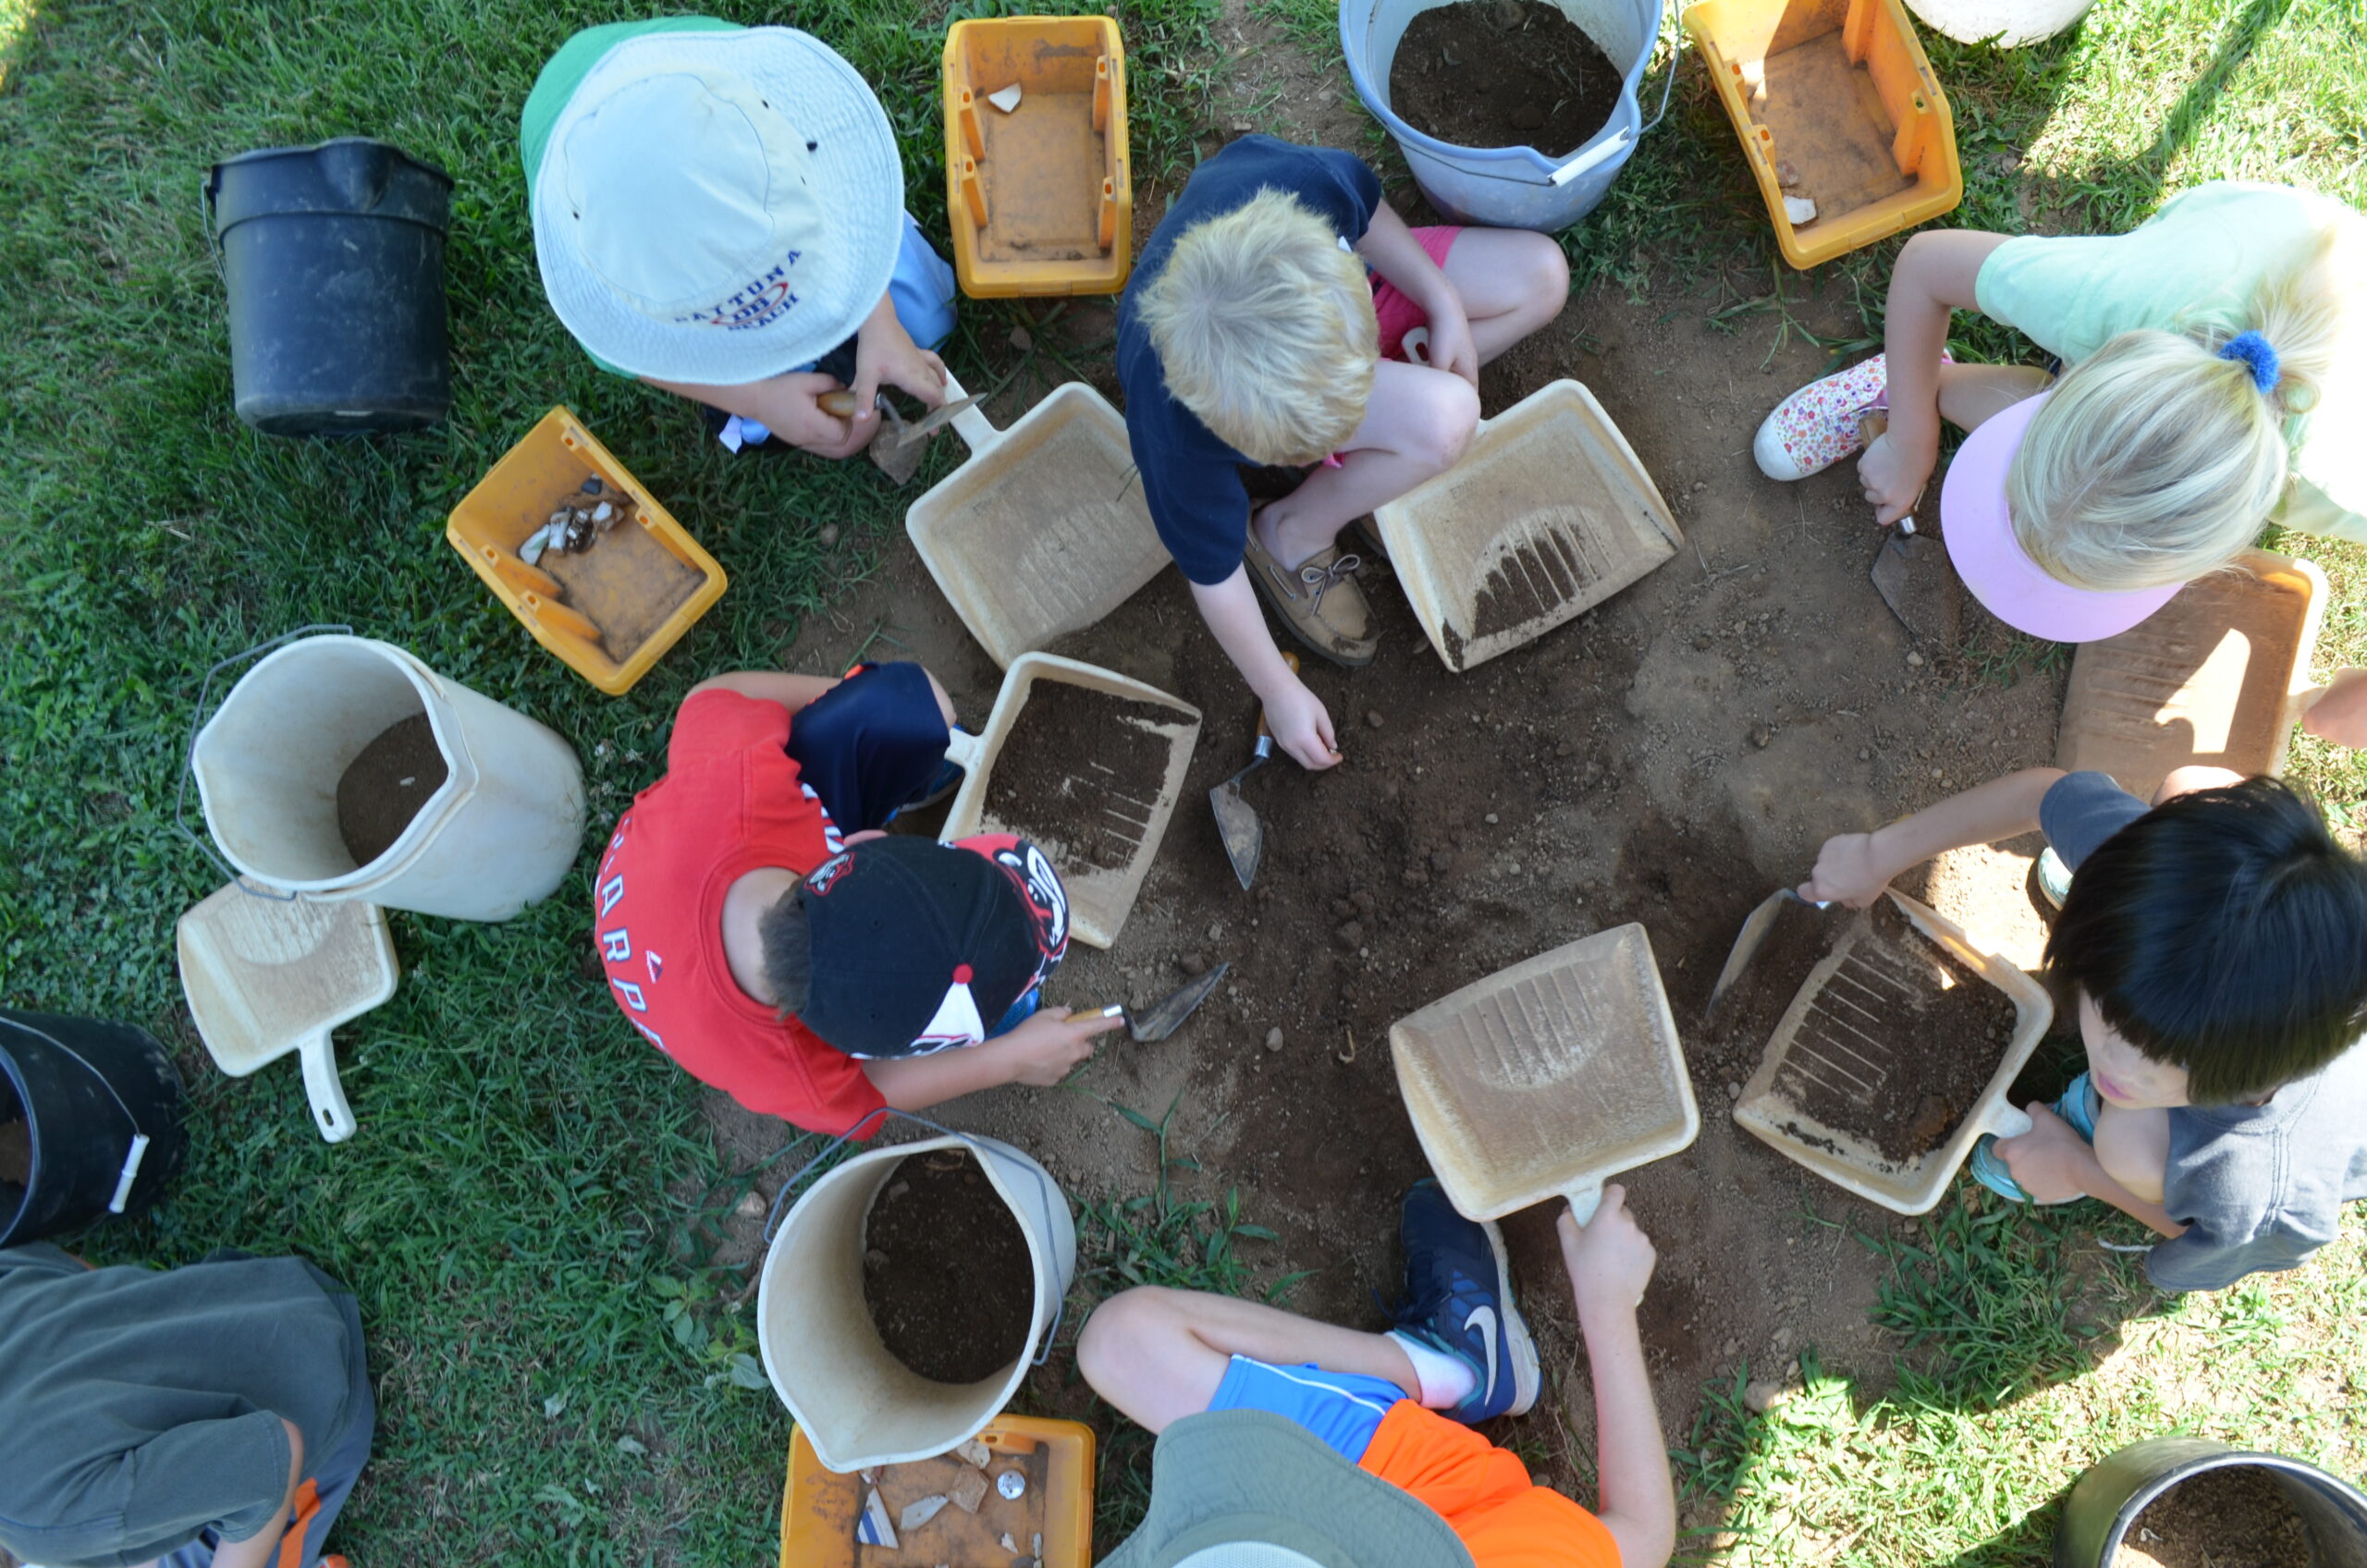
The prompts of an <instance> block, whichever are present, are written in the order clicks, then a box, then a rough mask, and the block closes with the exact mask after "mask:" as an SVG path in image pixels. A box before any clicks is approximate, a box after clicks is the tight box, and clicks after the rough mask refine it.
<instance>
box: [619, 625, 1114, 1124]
mask: <svg viewBox="0 0 2367 1568" xmlns="http://www.w3.org/2000/svg"><path fill="white" fill-rule="evenodd" d="M951 719H952V707H951V704H950V702H949V701H948V700H947V698H946V696H945V692H944V689H943V688H942V687H940V686H938V683H937V681H936V680H935V679H934V678H933V677H931V676H930V675H929V674H928V672H927V671H926V670H924V669H923V668H921V667H920V666H918V665H914V664H881V665H864V666H858V667H857V668H855V669H854V670H853V671H852V672H851V673H850V674H849V675H848V676H847V678H846V679H845V680H823V679H820V678H818V677H815V676H806V675H783V674H778V673H774V672H771V671H760V670H747V671H741V672H738V673H734V674H730V675H718V676H716V677H715V678H713V679H712V680H704V681H701V682H700V683H699V684H698V685H697V686H695V687H693V688H692V690H691V694H690V696H689V697H688V698H687V699H685V700H684V702H683V704H682V706H681V711H680V712H679V713H677V714H676V715H675V718H674V733H673V736H672V738H671V739H670V740H669V741H668V745H667V752H666V764H667V773H666V777H665V778H661V779H659V780H658V781H657V782H656V784H653V785H651V786H650V787H649V788H648V789H646V790H643V791H642V792H641V793H640V794H639V795H638V796H636V797H635V798H634V800H633V803H632V808H631V809H630V810H628V811H627V812H626V813H625V815H624V816H623V817H622V818H621V819H620V820H619V822H618V824H617V829H616V832H615V833H614V834H613V835H612V836H611V837H610V839H609V840H608V850H607V855H606V856H605V857H603V859H602V860H601V863H600V869H599V871H598V872H597V874H596V875H595V876H594V878H593V912H594V917H595V925H594V927H593V930H594V934H595V937H596V939H597V941H598V943H599V946H600V960H601V963H602V966H603V967H604V968H605V969H606V970H607V979H608V989H609V992H610V994H611V995H613V996H614V997H615V998H616V999H617V1005H618V1006H619V1008H620V1009H621V1010H622V1011H623V1012H624V1015H625V1018H626V1020H627V1021H628V1022H629V1023H632V1026H633V1027H634V1028H636V1029H638V1030H639V1031H641V1033H642V1035H644V1036H645V1037H646V1038H647V1039H648V1040H649V1041H650V1043H651V1044H653V1045H655V1046H656V1047H657V1048H658V1049H660V1050H662V1051H664V1052H665V1053H666V1054H667V1055H668V1056H669V1057H671V1058H673V1059H674V1060H676V1061H678V1062H680V1063H681V1065H682V1066H684V1067H685V1068H688V1069H689V1070H690V1072H692V1074H693V1076H695V1077H696V1078H698V1079H699V1080H700V1081H701V1082H703V1083H706V1084H713V1085H714V1086H715V1087H717V1088H719V1089H722V1090H725V1091H726V1092H728V1093H729V1094H730V1096H731V1097H732V1098H733V1099H735V1100H738V1101H739V1102H740V1103H741V1104H742V1105H743V1106H746V1107H747V1108H748V1109H751V1110H754V1111H760V1112H763V1113H765V1114H767V1115H771V1116H779V1117H783V1118H785V1119H787V1120H788V1121H793V1122H795V1123H796V1124H797V1125H798V1126H800V1127H803V1128H806V1129H809V1130H811V1131H814V1132H820V1133H843V1132H847V1131H849V1130H850V1129H852V1127H854V1126H855V1124H856V1123H858V1122H860V1121H862V1120H863V1119H864V1118H865V1117H866V1116H868V1115H870V1114H871V1113H872V1112H874V1111H876V1110H877V1109H879V1108H880V1107H882V1106H893V1107H895V1108H896V1109H901V1110H917V1109H922V1108H923V1107H926V1106H931V1105H935V1104H937V1103H938V1102H939V1101H940V1100H948V1099H952V1098H954V1097H955V1096H961V1095H966V1094H969V1093H971V1092H972V1091H973V1090H976V1089H984V1088H990V1087H992V1086H994V1085H995V1084H1011V1083H1022V1084H1057V1083H1059V1082H1060V1081H1061V1079H1062V1078H1063V1077H1065V1076H1067V1074H1068V1073H1069V1072H1070V1071H1071V1070H1072V1069H1073V1068H1074V1067H1075V1066H1076V1065H1077V1064H1078V1063H1079V1062H1081V1061H1083V1060H1085V1059H1086V1058H1087V1057H1089V1056H1091V1055H1092V1054H1093V1036H1094V1035H1098V1034H1100V1033H1102V1032H1103V1031H1105V1030H1107V1029H1110V1028H1114V1027H1116V1026H1117V1024H1118V1023H1119V1022H1120V1021H1118V1020H1114V1019H1104V1018H1101V1017H1099V1016H1098V1014H1097V1015H1094V1016H1091V1017H1088V1018H1085V1019H1079V1020H1076V1021H1074V1022H1072V1021H1071V1020H1070V1018H1069V1015H1068V1010H1067V1009H1065V1008H1049V1009H1046V1008H1040V1007H1039V1003H1040V999H1041V991H1042V986H1043V982H1044V980H1045V978H1046V977H1047V976H1048V975H1049V974H1051V972H1052V970H1053V968H1054V967H1055V966H1057V965H1058V964H1059V962H1060V961H1061V956H1062V955H1063V954H1064V953H1065V952H1066V951H1067V949H1068V902H1067V895H1066V893H1065V892H1064V890H1063V889H1062V888H1061V879H1060V876H1059V875H1058V873H1057V872H1055V871H1054V870H1053V868H1052V866H1051V864H1050V863H1049V861H1048V860H1047V859H1046V858H1045V856H1044V854H1043V852H1042V851H1039V850H1037V849H1036V846H1034V845H1033V844H1029V843H1027V842H1025V841H1024V840H1022V839H1013V838H1011V837H1009V836H995V837H982V838H976V839H963V841H962V842H961V843H960V844H958V845H954V844H937V843H932V842H929V841H927V840H925V839H911V838H896V839H890V838H889V837H888V836H887V835H886V834H884V833H883V832H881V831H879V829H881V828H882V827H885V826H886V824H887V822H888V820H889V818H890V817H892V816H893V815H895V814H896V812H897V811H898V810H900V809H901V808H902V807H903V806H906V805H909V804H912V803H914V802H916V801H918V800H921V799H923V798H925V797H926V796H928V795H930V794H931V793H932V792H935V791H936V790H941V789H942V788H943V787H944V784H945V780H946V778H947V777H948V775H949V768H948V765H947V764H946V762H945V760H944V758H945V743H946V739H947V735H948V730H949V726H950V723H951ZM989 1021H993V1022H991V1024H990V1023H989ZM963 1047H976V1048H975V1049H965V1048H963Z"/></svg>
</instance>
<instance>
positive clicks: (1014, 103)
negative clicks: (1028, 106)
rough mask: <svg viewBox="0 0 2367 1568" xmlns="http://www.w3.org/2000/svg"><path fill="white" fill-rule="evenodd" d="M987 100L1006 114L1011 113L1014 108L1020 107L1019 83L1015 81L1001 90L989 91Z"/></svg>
mask: <svg viewBox="0 0 2367 1568" xmlns="http://www.w3.org/2000/svg"><path fill="white" fill-rule="evenodd" d="M987 103H989V104H993V105H994V106H995V107H996V108H998V109H1000V110H1001V111H1002V112H1003V113H1004V114H1006V115H1007V114H1009V113H1011V112H1012V110H1013V109H1016V108H1017V107H1019V83H1017V82H1015V81H1014V82H1012V84H1011V85H1010V86H1009V87H1006V88H1004V89H1003V90H1002V91H1001V92H989V93H987Z"/></svg>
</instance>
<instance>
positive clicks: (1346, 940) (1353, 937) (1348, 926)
mask: <svg viewBox="0 0 2367 1568" xmlns="http://www.w3.org/2000/svg"><path fill="white" fill-rule="evenodd" d="M1331 934H1332V935H1333V936H1334V937H1338V938H1339V939H1340V945H1341V946H1342V947H1343V948H1353V947H1356V946H1359V945H1361V944H1362V943H1363V941H1364V939H1365V928H1364V927H1363V926H1362V925H1359V924H1357V923H1356V922H1355V921H1353V920H1351V921H1348V922H1346V923H1345V924H1344V925H1342V926H1341V927H1340V929H1338V930H1337V931H1334V932H1333V933H1331Z"/></svg>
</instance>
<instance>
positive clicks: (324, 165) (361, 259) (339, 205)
mask: <svg viewBox="0 0 2367 1568" xmlns="http://www.w3.org/2000/svg"><path fill="white" fill-rule="evenodd" d="M205 202H206V207H207V210H208V211H209V212H210V213H211V214H212V215H213V224H214V234H215V239H216V240H217V242H218V243H219V244H220V246H221V248H222V276H223V281H224V283H225V284H226V285H227V287H228V289H229V294H230V381H231V386H232V389H233V395H234V397H235V398H236V401H237V406H238V410H239V418H240V419H242V420H244V421H246V422H247V423H249V424H251V425H253V426H254V427H255V428H256V429H257V430H260V431H264V432H265V433H266V434H268V435H362V434H366V433H369V432H373V431H393V430H417V429H419V428H420V427H421V426H423V425H428V424H433V423H435V422H436V421H437V420H439V419H442V418H443V417H444V411H445V410H446V409H448V408H449V407H450V406H451V402H452V360H451V349H450V345H449V343H448V340H447V338H446V336H445V322H444V236H445V233H446V231H447V230H448V228H449V227H451V218H452V180H451V177H450V176H448V175H447V174H446V173H445V172H444V171H443V170H442V169H439V168H435V167H434V166H433V165H427V164H423V163H421V162H420V161H419V160H417V159H416V158H412V157H411V156H409V155H407V154H406V153H403V152H402V151H401V150H400V149H399V148H395V147H390V146H388V145H386V143H385V142H383V141H371V140H369V139H368V138H366V137H360V136H341V137H338V138H337V140H335V141H324V142H322V143H320V144H319V145H318V146H315V147H270V148H265V149H264V150H263V151H262V152H259V153H246V154H245V155H243V156H241V157H237V158H231V159H229V160H227V162H224V163H219V164H216V165H214V168H213V171H212V172H211V173H210V174H208V175H207V176H206V178H205Z"/></svg>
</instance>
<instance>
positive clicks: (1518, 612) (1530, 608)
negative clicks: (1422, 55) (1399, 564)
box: [1424, 12, 1587, 664]
mask: <svg viewBox="0 0 2367 1568" xmlns="http://www.w3.org/2000/svg"><path fill="white" fill-rule="evenodd" d="M1429 14H1430V13H1428V12H1425V13H1424V15H1426V16H1427V15H1429ZM1586 582H1587V579H1586V576H1585V564H1584V561H1583V558H1582V557H1580V555H1579V553H1578V547H1577V543H1576V541H1575V540H1574V539H1572V538H1571V537H1570V536H1569V535H1568V534H1566V533H1555V534H1552V535H1550V536H1549V537H1548V538H1547V539H1544V540H1539V541H1535V542H1532V543H1530V544H1527V545H1522V546H1520V548H1518V549H1516V550H1515V551H1514V552H1513V553H1512V554H1511V555H1509V556H1507V557H1504V558H1503V559H1502V561H1499V562H1498V563H1497V564H1496V566H1495V568H1494V569H1493V570H1490V572H1489V573H1488V580H1487V582H1483V583H1481V584H1480V586H1479V596H1478V599H1477V600H1476V601H1475V602H1474V603H1473V605H1472V608H1471V641H1473V642H1475V643H1476V642H1478V641H1479V640H1480V639H1482V638H1486V637H1493V636H1495V635H1496V634H1497V633H1498V632H1500V631H1511V630H1513V628H1515V627H1516V626H1523V625H1526V624H1527V623H1528V622H1529V621H1532V620H1536V619H1539V618H1540V617H1543V616H1549V615H1551V614H1552V613H1553V612H1554V611H1555V610H1557V609H1560V608H1561V607H1562V606H1564V605H1565V604H1567V603H1568V602H1569V601H1570V600H1572V599H1574V598H1576V597H1577V595H1578V593H1579V592H1580V590H1582V589H1583V588H1584V587H1585V586H1586ZM1456 662H1457V663H1458V664H1460V663H1461V662H1462V661H1461V660H1460V659H1458V660H1457V661H1456Z"/></svg>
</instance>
